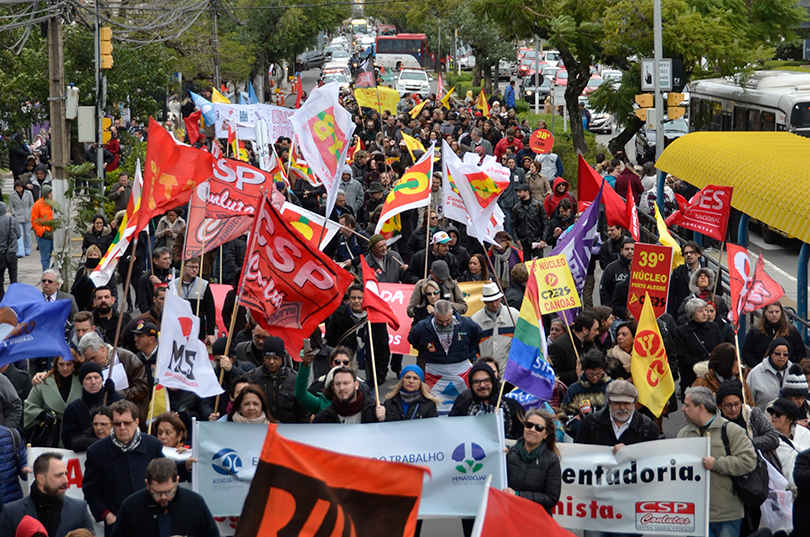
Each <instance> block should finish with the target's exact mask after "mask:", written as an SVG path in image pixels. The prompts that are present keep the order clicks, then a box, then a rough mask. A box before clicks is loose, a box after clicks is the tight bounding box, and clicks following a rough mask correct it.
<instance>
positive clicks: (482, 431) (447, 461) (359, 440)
mask: <svg viewBox="0 0 810 537" xmlns="http://www.w3.org/2000/svg"><path fill="white" fill-rule="evenodd" d="M194 427H195V430H194V434H193V438H194V443H195V446H194V452H195V453H196V454H197V459H199V461H200V462H199V464H195V465H194V476H193V478H192V483H193V486H194V487H195V488H194V490H196V491H198V492H199V493H200V494H202V495H203V497H205V499H206V503H207V504H208V507H209V508H210V509H211V512H212V513H213V514H214V516H218V517H223V516H235V515H239V514H240V513H241V512H242V506H243V504H244V502H245V497H246V496H247V493H248V490H249V488H250V482H251V480H252V479H253V475H254V473H255V472H256V466H257V465H258V463H259V457H260V455H261V450H262V447H263V445H264V437H265V435H266V434H267V427H266V426H262V425H254V424H245V423H228V422H195V426H194ZM278 431H279V433H280V434H281V435H283V436H284V437H286V438H289V439H290V440H294V441H296V442H302V443H305V444H309V445H312V446H317V447H320V448H323V449H329V450H332V451H336V452H339V453H342V454H347V455H358V456H362V457H371V458H375V459H380V460H387V461H396V462H407V463H412V464H417V465H420V466H426V467H428V468H429V469H430V472H431V474H432V475H431V476H429V475H427V474H426V475H425V482H424V486H423V488H422V499H421V500H420V502H419V516H420V518H422V517H431V516H433V517H458V516H467V517H471V516H475V513H476V512H477V510H478V504H479V502H480V501H481V495H482V494H483V490H484V482H485V480H486V477H487V476H488V475H492V476H493V486H497V487H500V488H503V487H504V486H505V485H506V458H505V457H504V456H503V448H504V441H503V424H502V420H501V417H500V415H495V414H487V415H484V416H474V417H466V416H465V417H457V418H436V419H423V420H412V421H398V422H395V423H374V424H371V423H369V424H362V425H335V424H294V425H291V424H279V426H278Z"/></svg>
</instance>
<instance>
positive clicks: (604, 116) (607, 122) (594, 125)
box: [579, 97, 617, 134]
mask: <svg viewBox="0 0 810 537" xmlns="http://www.w3.org/2000/svg"><path fill="white" fill-rule="evenodd" d="M579 102H581V103H584V104H585V109H586V110H588V112H590V113H591V122H590V124H589V125H588V130H589V131H591V132H595V133H602V134H613V131H614V130H616V127H617V125H616V118H614V117H613V116H612V115H610V114H608V113H607V112H596V111H595V110H593V109H591V107H590V104H589V103H588V98H587V97H582V98H580V99H579Z"/></svg>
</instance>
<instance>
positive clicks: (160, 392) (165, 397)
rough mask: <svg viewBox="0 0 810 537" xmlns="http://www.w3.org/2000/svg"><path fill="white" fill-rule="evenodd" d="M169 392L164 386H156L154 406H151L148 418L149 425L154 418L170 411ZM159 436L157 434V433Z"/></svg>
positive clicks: (153, 399)
mask: <svg viewBox="0 0 810 537" xmlns="http://www.w3.org/2000/svg"><path fill="white" fill-rule="evenodd" d="M169 408H170V406H169V392H168V390H166V388H165V387H164V386H163V385H162V384H158V385H156V386H155V393H154V395H153V397H152V404H151V405H150V406H149V414H148V415H147V417H146V423H147V424H148V423H149V422H151V421H152V420H153V419H154V418H156V417H158V416H160V415H161V414H164V413H166V412H168V411H169ZM155 434H157V433H155Z"/></svg>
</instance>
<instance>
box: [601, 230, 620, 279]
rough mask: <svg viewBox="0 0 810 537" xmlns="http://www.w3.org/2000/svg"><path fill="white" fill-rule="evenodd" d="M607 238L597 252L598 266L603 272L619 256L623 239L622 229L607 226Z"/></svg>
mask: <svg viewBox="0 0 810 537" xmlns="http://www.w3.org/2000/svg"><path fill="white" fill-rule="evenodd" d="M607 237H608V238H607V240H605V242H603V243H602V249H601V250H600V252H599V266H600V267H602V270H605V269H606V268H607V266H608V265H610V264H611V263H613V262H614V261H616V260H617V259H618V258H619V256H620V255H621V253H622V244H624V237H625V235H624V229H622V227H621V226H608V227H607Z"/></svg>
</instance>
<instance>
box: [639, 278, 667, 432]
mask: <svg viewBox="0 0 810 537" xmlns="http://www.w3.org/2000/svg"><path fill="white" fill-rule="evenodd" d="M644 295H645V299H644V305H643V306H642V307H641V318H640V319H639V320H638V328H637V329H636V337H635V339H634V341H633V356H632V358H631V362H630V374H631V376H632V377H633V384H634V385H635V387H636V389H637V390H638V402H639V403H641V404H642V405H644V406H646V407H647V408H649V409H650V411H651V412H652V413H653V414H655V416H660V415H661V413H662V412H663V411H664V408H665V407H666V406H667V404H668V402H669V398H670V397H671V396H672V394H673V393H674V392H675V381H674V380H673V379H672V371H671V370H670V368H669V360H667V351H666V349H665V348H664V339H663V338H662V337H661V331H660V330H658V323H657V322H656V320H655V313H654V312H653V307H652V302H651V301H650V294H649V293H644Z"/></svg>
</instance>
